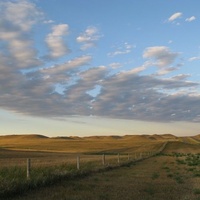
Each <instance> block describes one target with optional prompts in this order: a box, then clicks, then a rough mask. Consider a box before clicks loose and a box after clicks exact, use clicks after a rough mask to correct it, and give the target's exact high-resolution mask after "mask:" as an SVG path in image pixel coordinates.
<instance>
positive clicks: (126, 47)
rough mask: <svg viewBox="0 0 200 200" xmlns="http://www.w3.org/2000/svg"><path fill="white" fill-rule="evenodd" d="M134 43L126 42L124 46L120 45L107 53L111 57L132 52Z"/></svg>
mask: <svg viewBox="0 0 200 200" xmlns="http://www.w3.org/2000/svg"><path fill="white" fill-rule="evenodd" d="M134 47H135V46H134V45H131V44H128V43H127V42H125V43H124V44H123V46H121V47H118V48H117V49H116V50H115V51H114V52H110V53H108V54H107V55H108V56H110V57H114V56H118V55H124V54H129V53H131V51H132V49H133V48H134Z"/></svg>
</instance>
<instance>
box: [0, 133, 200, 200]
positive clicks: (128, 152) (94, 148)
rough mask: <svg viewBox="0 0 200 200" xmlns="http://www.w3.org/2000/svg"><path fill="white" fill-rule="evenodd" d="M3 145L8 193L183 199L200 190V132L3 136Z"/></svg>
mask: <svg viewBox="0 0 200 200" xmlns="http://www.w3.org/2000/svg"><path fill="white" fill-rule="evenodd" d="M0 145H1V149H0V179H1V185H0V187H1V188H0V189H1V190H0V191H1V192H0V196H1V197H2V198H3V199H7V198H8V199H9V198H11V199H41V198H42V199H45V198H46V199H121V198H122V195H125V194H126V195H125V197H124V199H137V198H136V197H137V196H138V195H139V196H140V197H141V198H140V199H166V198H165V194H167V195H169V197H170V198H171V199H180V198H182V196H181V195H183V194H186V193H185V191H187V196H188V199H197V197H198V196H199V193H200V192H199V190H200V188H199V187H198V184H199V183H200V181H199V177H200V175H199V174H200V154H199V153H200V144H199V136H195V137H182V138H180V137H175V136H173V135H151V136H150V135H142V136H137V135H135V136H123V137H119V136H107V137H85V138H78V137H76V138H48V137H45V136H41V135H27V136H2V137H1V138H0ZM27 159H30V162H31V163H30V165H31V166H30V172H29V173H30V174H29V175H30V176H29V177H27ZM188 183H190V184H189V185H188ZM107 188H112V190H107ZM131 188H132V189H131ZM133 188H134V189H133ZM183 188H184V189H185V190H184V191H182V190H183ZM91 189H92V190H93V191H94V192H92V193H91ZM119 189H120V190H121V192H119ZM175 191H177V192H178V193H177V195H176V198H175ZM47 193H48V194H47ZM44 194H45V195H44ZM173 195H174V196H173ZM42 196H44V197H42ZM186 199H187V198H186Z"/></svg>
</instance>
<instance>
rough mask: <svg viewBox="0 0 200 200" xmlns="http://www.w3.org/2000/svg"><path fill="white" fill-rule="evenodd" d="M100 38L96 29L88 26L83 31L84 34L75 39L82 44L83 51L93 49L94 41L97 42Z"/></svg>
mask: <svg viewBox="0 0 200 200" xmlns="http://www.w3.org/2000/svg"><path fill="white" fill-rule="evenodd" d="M100 37H101V36H100V34H99V31H98V29H97V28H96V27H94V26H90V27H88V28H87V29H86V30H85V32H83V33H82V34H80V35H79V36H78V37H77V38H76V41H77V42H78V43H81V44H82V46H81V50H83V51H84V50H87V49H89V48H92V47H94V46H95V45H96V41H98V40H99V39H100Z"/></svg>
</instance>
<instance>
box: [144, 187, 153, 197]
mask: <svg viewBox="0 0 200 200" xmlns="http://www.w3.org/2000/svg"><path fill="white" fill-rule="evenodd" d="M144 191H145V192H146V193H147V194H149V195H151V196H153V195H154V194H155V190H154V189H153V188H152V187H148V188H145V189H144Z"/></svg>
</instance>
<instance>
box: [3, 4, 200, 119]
mask: <svg viewBox="0 0 200 200" xmlns="http://www.w3.org/2000/svg"><path fill="white" fill-rule="evenodd" d="M0 6H1V8H0V9H1V14H0V17H1V18H0V25H1V31H0V44H1V46H2V47H3V48H2V49H1V51H0V72H1V73H0V107H1V108H2V109H6V110H10V111H13V112H17V113H21V114H23V115H31V116H42V117H48V118H51V117H66V116H71V115H84V116H85V115H87V116H88V115H95V116H106V117H112V118H124V119H137V120H147V121H184V120H186V121H194V122H199V120H200V118H199V113H200V107H199V102H200V95H199V93H198V92H195V89H198V88H199V84H198V83H195V82H191V81H188V80H187V79H188V78H189V75H187V74H179V75H177V76H173V77H171V78H168V79H167V78H165V79H164V78H162V77H161V76H154V75H141V74H139V73H140V72H142V71H144V70H145V69H147V68H148V67H151V66H156V67H158V73H160V75H161V74H165V73H168V72H170V71H174V70H176V69H177V68H176V66H177V65H175V61H176V59H177V58H178V56H179V53H176V52H172V51H171V50H170V49H169V48H168V47H166V46H153V47H148V48H146V49H145V50H144V52H143V58H144V59H145V62H144V63H143V64H142V65H141V66H139V67H138V66H133V68H132V69H131V70H129V71H123V72H118V73H115V74H113V73H111V72H112V70H113V68H116V67H121V64H120V63H118V62H113V63H111V64H110V65H108V66H104V65H100V66H97V67H95V66H93V65H92V59H93V56H91V55H86V54H85V55H81V54H80V55H78V56H77V55H76V56H74V55H70V56H71V57H70V58H69V59H66V58H63V59H62V61H60V60H59V61H57V60H54V61H53V62H48V61H49V60H45V61H42V60H41V59H40V58H39V57H38V51H37V49H36V46H37V44H35V41H34V40H33V38H34V37H33V35H32V34H33V33H34V31H33V28H34V26H37V23H41V22H42V24H43V26H49V24H44V20H43V14H42V13H41V11H38V9H37V8H36V6H35V5H34V4H32V3H30V2H29V1H25V0H22V1H7V2H6V3H1V4H0ZM19 11H20V12H19ZM11 15H12V16H11ZM14 15H15V17H14ZM45 28H46V27H45ZM68 34H69V26H68V25H67V24H59V25H54V26H52V31H51V33H49V34H48V35H47V37H46V42H47V45H48V48H49V56H50V57H51V58H59V57H61V56H64V55H65V54H67V53H69V49H68V47H67V45H66V44H65V37H66V36H67V35H68ZM99 38H100V36H99V31H98V30H97V29H96V28H94V27H88V28H86V30H85V32H84V33H82V34H81V35H80V36H79V39H78V41H77V40H76V42H78V43H80V44H81V45H83V46H82V47H84V45H91V46H93V45H95V43H96V41H97V40H98V39H99ZM133 48H134V46H133V45H130V44H128V43H124V44H123V45H122V47H118V48H116V50H115V51H114V52H113V53H112V54H111V55H113V56H116V55H120V54H126V53H130V52H131V51H132V49H133ZM83 49H84V48H83ZM86 49H87V48H86ZM86 49H85V50H86ZM79 53H80V52H79ZM81 53H82V52H81ZM51 61H52V60H51ZM43 62H45V63H43ZM52 63H53V64H52ZM50 66H51V67H50ZM183 91H184V92H183ZM188 111H190V112H188Z"/></svg>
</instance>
